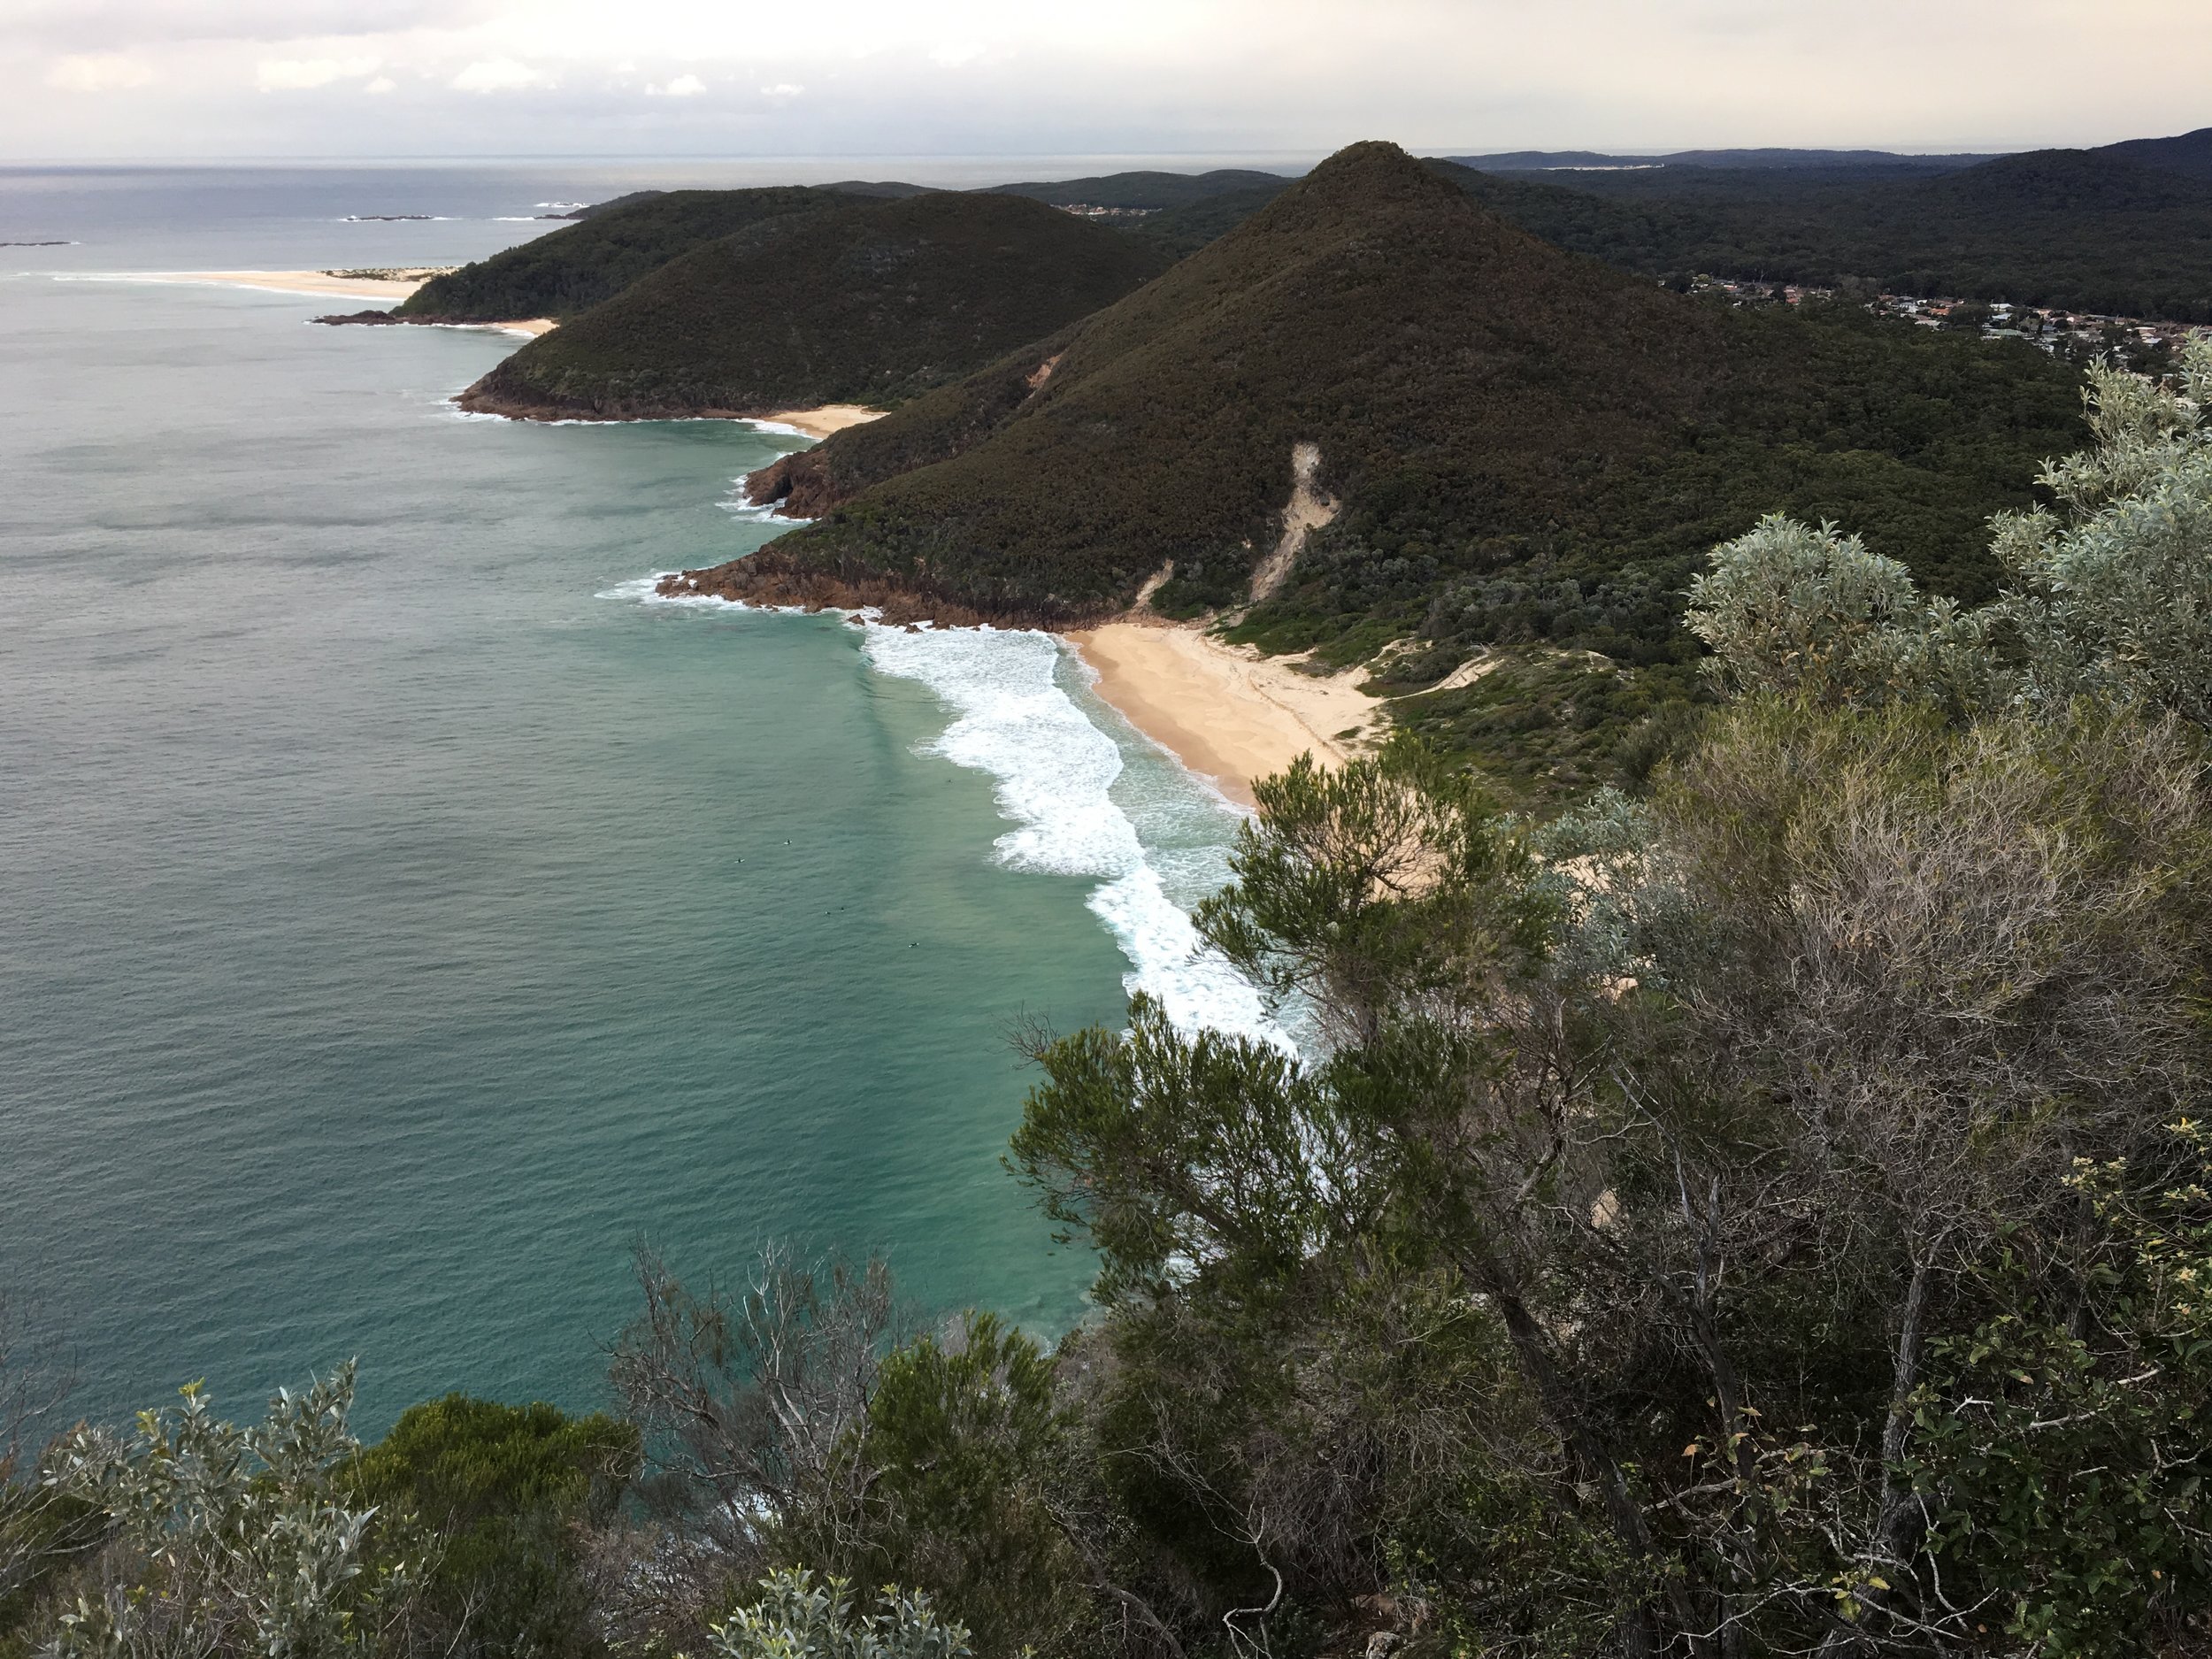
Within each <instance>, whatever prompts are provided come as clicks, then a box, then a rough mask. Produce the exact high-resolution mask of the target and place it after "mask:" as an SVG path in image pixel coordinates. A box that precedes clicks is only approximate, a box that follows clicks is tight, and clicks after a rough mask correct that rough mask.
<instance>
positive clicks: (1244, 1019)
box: [600, 572, 1297, 1052]
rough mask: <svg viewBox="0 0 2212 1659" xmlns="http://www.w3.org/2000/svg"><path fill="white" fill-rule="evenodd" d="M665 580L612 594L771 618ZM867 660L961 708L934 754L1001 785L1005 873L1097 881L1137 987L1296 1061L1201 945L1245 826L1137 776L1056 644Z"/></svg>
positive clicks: (1175, 1016)
mask: <svg viewBox="0 0 2212 1659" xmlns="http://www.w3.org/2000/svg"><path fill="white" fill-rule="evenodd" d="M666 573H667V572H655V573H654V574H652V575H649V576H640V577H637V578H634V579H633V580H629V581H625V582H618V583H617V584H616V585H615V586H613V587H612V588H608V589H606V590H605V592H604V593H603V594H602V595H600V596H601V597H602V598H607V599H626V600H631V601H634V602H635V603H641V604H652V605H680V606H689V607H693V608H698V609H708V610H714V609H738V610H751V609H757V608H761V607H752V606H745V605H740V604H736V603H734V602H733V601H730V600H726V599H722V598H718V597H716V596H713V595H704V594H684V595H663V594H660V593H657V592H656V591H655V588H656V585H657V583H658V581H659V580H660V578H661V576H662V575H664V574H666ZM862 614H863V615H864V616H870V615H871V614H872V613H869V612H863V613H862ZM861 649H862V652H863V653H864V655H865V657H867V659H868V663H869V664H870V666H871V667H872V668H873V669H874V670H875V671H876V672H878V673H882V674H889V675H893V676H895V677H896V678H898V679H902V680H914V681H917V682H918V683H919V684H921V685H923V686H925V687H928V689H929V690H930V691H931V692H933V694H935V695H936V697H937V698H938V700H939V701H940V702H941V703H943V704H944V705H945V706H946V708H947V709H948V710H950V712H951V714H952V717H953V718H952V723H951V724H950V725H949V726H947V727H946V728H945V729H944V731H943V732H942V733H939V735H938V736H936V737H935V738H933V739H932V740H930V741H928V742H927V743H925V744H923V745H922V746H921V751H920V752H922V753H923V754H926V755H933V756H936V757H939V758H941V759H944V760H949V761H950V762H952V764H954V765H956V766H965V767H968V768H970V769H971V770H973V771H976V772H984V773H987V775H988V776H989V777H990V779H991V780H992V786H993V793H994V794H995V796H996V798H997V803H998V810H999V813H1000V815H1001V816H1002V817H1003V818H1005V819H1006V820H1007V821H1008V823H1009V824H1010V825H1011V826H1012V827H1011V828H1010V829H1008V830H1007V831H1006V833H1004V834H1002V835H1001V836H1000V837H999V838H998V840H997V841H996V842H995V844H994V847H993V852H994V854H995V856H996V857H997V859H998V861H999V863H1000V864H1003V865H1004V866H1005V867H1006V868H1008V869H1010V870H1033V871H1039V872H1046V873H1048V874H1053V875H1064V876H1075V877H1088V878H1091V879H1094V881H1095V882H1096V884H1097V885H1096V886H1094V887H1093V888H1092V889H1091V893H1090V896H1089V898H1088V900H1087V904H1088V906H1089V908H1090V910H1091V912H1092V913H1093V914H1094V915H1095V916H1096V917H1097V918H1099V920H1100V921H1101V922H1102V923H1103V924H1104V925H1105V927H1106V930H1107V932H1108V933H1110V934H1111V935H1112V936H1113V939H1114V942H1115V943H1116V944H1117V945H1118V946H1119V947H1120V949H1121V954H1122V956H1124V957H1125V959H1126V960H1127V961H1128V964H1129V972H1126V973H1125V974H1124V975H1123V976H1122V985H1123V987H1124V988H1125V989H1126V990H1128V991H1131V992H1136V991H1144V992H1147V993H1148V994H1150V995H1152V996H1154V997H1156V999H1158V1001H1159V1002H1160V1005H1161V1006H1162V1007H1163V1008H1164V1010H1166V1012H1167V1015H1168V1018H1170V1019H1171V1020H1173V1021H1174V1022H1175V1024H1176V1025H1178V1026H1179V1027H1181V1028H1183V1029H1184V1030H1187V1031H1192V1030H1198V1029H1201V1028H1210V1029H1212V1030H1217V1031H1225V1032H1230V1033H1234V1034H1236V1035H1239V1036H1243V1037H1249V1038H1253V1039H1256V1040H1257V1041H1264V1042H1269V1043H1272V1044H1274V1045H1275V1046H1277V1047H1278V1048H1283V1049H1285V1050H1287V1051H1291V1052H1295V1051H1296V1048H1297V1044H1296V1042H1295V1041H1294V1039H1293V1037H1292V1035H1291V1034H1290V1033H1289V1032H1287V1031H1286V1029H1285V1028H1284V1026H1283V1025H1282V1024H1281V1023H1279V1021H1277V1020H1276V1019H1275V1018H1271V1016H1270V1014H1269V1012H1268V1010H1267V1008H1266V1005H1265V1004H1264V1003H1263V1001H1262V1000H1261V997H1260V995H1259V992H1258V991H1257V990H1256V988H1254V987H1253V986H1252V984H1251V983H1250V981H1248V980H1247V979H1245V978H1244V977H1243V976H1242V975H1240V973H1238V972H1237V971H1236V970H1235V969H1234V968H1233V967H1232V966H1231V965H1230V964H1229V963H1228V962H1227V961H1226V960H1225V959H1224V958H1223V957H1222V956H1220V954H1219V953H1218V952H1217V951H1215V950H1213V949H1211V948H1210V947H1209V946H1207V945H1206V944H1205V943H1204V941H1202V940H1201V939H1200V938H1199V936H1198V931H1197V929H1196V928H1195V927H1194V926H1192V923H1191V918H1190V913H1189V910H1188V908H1187V907H1188V906H1189V905H1191V904H1194V903H1195V902H1196V901H1197V900H1198V899H1200V898H1202V897H1203V896H1204V895H1206V894H1208V893H1210V892H1211V891H1213V890H1214V889H1215V888H1217V887H1219V886H1220V885H1221V883H1222V882H1223V880H1224V879H1226V876H1227V873H1228V866H1227V855H1228V848H1229V842H1230V840H1231V838H1232V836H1233V833H1234V832H1235V828H1236V826H1237V825H1238V823H1239V822H1240V821H1241V815H1240V813H1239V812H1238V811H1237V810H1236V809H1234V808H1233V807H1231V806H1230V805H1229V804H1228V803H1226V802H1225V801H1224V800H1222V799H1221V798H1220V797H1219V796H1218V795H1214V794H1213V793H1212V792H1211V791H1210V790H1208V789H1207V788H1206V787H1204V786H1203V785H1202V784H1201V783H1199V782H1198V781H1197V780H1195V779H1194V778H1192V777H1191V776H1190V774H1189V773H1187V772H1184V771H1183V770H1182V769H1181V768H1180V767H1179V766H1178V765H1176V764H1174V763H1173V762H1172V761H1171V760H1169V759H1168V758H1167V757H1165V756H1164V755H1158V756H1157V757H1156V760H1155V756H1154V753H1153V751H1151V750H1149V749H1147V750H1146V751H1145V753H1144V754H1143V756H1142V757H1141V762H1140V764H1141V765H1143V766H1144V767H1145V772H1144V775H1141V776H1132V775H1131V773H1130V768H1129V757H1128V756H1126V755H1125V752H1124V748H1123V745H1122V744H1121V743H1119V742H1118V741H1116V740H1115V739H1114V738H1113V737H1112V736H1111V735H1110V733H1108V732H1107V731H1106V730H1105V729H1104V728H1103V727H1102V726H1101V725H1100V724H1099V723H1098V721H1097V720H1095V719H1094V718H1092V716H1091V715H1090V714H1088V713H1087V712H1086V711H1085V710H1084V709H1083V708H1082V707H1081V706H1080V704H1079V703H1078V702H1077V700H1076V695H1072V694H1071V688H1070V687H1071V685H1072V686H1073V687H1075V690H1076V691H1078V692H1079V691H1080V689H1081V677H1080V674H1079V672H1078V671H1077V670H1076V669H1075V668H1074V666H1073V665H1072V664H1070V662H1069V660H1068V659H1067V657H1065V655H1064V652H1063V650H1062V648H1061V645H1060V642H1059V641H1057V640H1056V639H1054V638H1053V636H1052V635H1050V634H1041V633H1035V632H1031V631H1027V630H1020V629H1002V628H987V627H986V628H927V627H925V628H920V629H916V630H911V631H910V630H908V629H906V628H901V627H889V626H870V627H868V628H867V629H866V630H865V632H864V636H863V640H862V645H861ZM1147 763H1151V764H1147Z"/></svg>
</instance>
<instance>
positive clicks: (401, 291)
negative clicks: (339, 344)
mask: <svg viewBox="0 0 2212 1659" xmlns="http://www.w3.org/2000/svg"><path fill="white" fill-rule="evenodd" d="M142 280H144V281H148V282H224V283H228V284H231V285H233V286H234V287H237V288H273V289H274V290H276V291H277V292H278V293H280V294H314V295H318V296H323V297H326V298H330V299H361V300H403V299H405V298H406V297H407V296H409V295H411V294H412V293H413V292H414V291H415V290H416V289H417V288H420V287H421V286H422V282H421V281H409V280H403V279H398V278H392V277H338V276H333V275H331V274H330V273H329V272H327V271H149V272H146V273H144V274H143V276H142Z"/></svg>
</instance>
